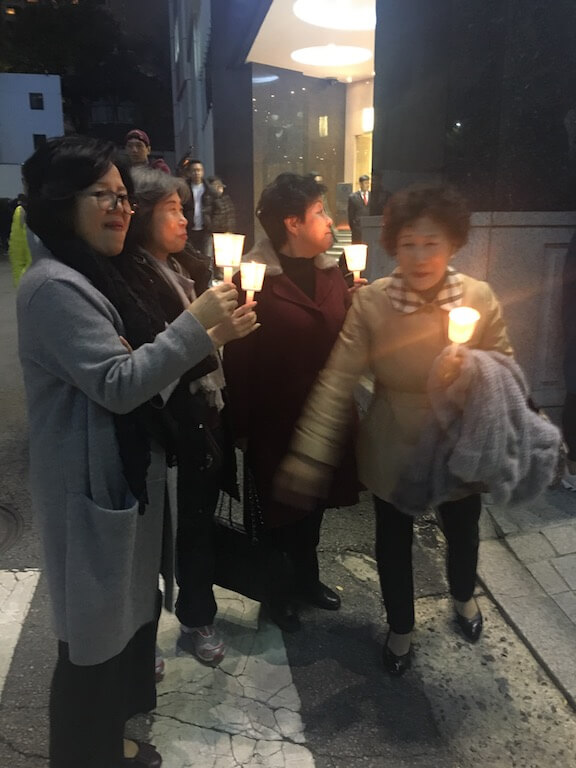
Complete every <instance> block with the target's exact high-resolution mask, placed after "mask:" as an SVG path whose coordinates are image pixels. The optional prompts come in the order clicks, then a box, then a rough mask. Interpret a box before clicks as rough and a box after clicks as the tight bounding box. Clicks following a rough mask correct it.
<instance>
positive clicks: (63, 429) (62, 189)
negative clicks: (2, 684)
mask: <svg viewBox="0 0 576 768" xmlns="http://www.w3.org/2000/svg"><path fill="white" fill-rule="evenodd" d="M115 152H116V150H115V147H114V146H113V145H112V144H111V143H108V142H103V141H100V140H97V139H92V138H86V137H81V136H67V137H62V138H57V139H51V140H49V141H47V142H46V143H45V144H43V145H42V146H41V147H39V148H38V149H37V150H36V152H35V153H34V154H33V155H32V156H31V157H30V158H29V159H28V160H27V161H26V162H25V163H24V166H23V176H24V180H25V185H26V189H27V193H28V209H27V216H28V226H29V228H30V229H31V230H32V231H33V232H34V233H35V234H36V235H37V238H38V241H37V242H35V244H34V248H35V250H34V253H33V262H32V265H31V266H30V268H29V269H28V271H27V272H26V273H25V275H24V277H23V278H22V281H21V284H20V289H19V292H18V300H17V316H18V339H19V356H20V362H21V365H22V371H23V374H24V384H25V389H26V398H27V403H28V418H29V424H30V435H29V442H30V487H31V493H32V501H33V507H34V510H35V514H36V518H37V520H38V524H39V527H40V534H41V538H42V545H43V553H44V573H45V575H46V578H47V584H48V591H49V594H50V599H51V606H52V613H53V625H54V629H55V633H56V636H57V638H58V659H57V663H56V668H55V671H54V676H53V679H52V685H51V690H50V748H49V753H50V754H49V759H50V766H51V768H80V766H82V768H159V766H160V765H161V763H162V758H161V756H160V755H159V753H158V752H157V751H156V750H155V749H154V748H153V747H152V746H151V745H149V744H143V743H140V742H137V741H135V740H125V739H124V729H125V724H126V722H127V721H128V720H129V719H130V718H131V717H132V716H134V715H135V714H137V713H141V712H148V711H150V710H152V709H153V708H154V707H155V705H156V688H155V671H154V664H155V640H156V630H157V623H158V616H159V612H160V601H159V594H158V578H159V570H160V567H161V563H162V561H163V560H164V561H170V560H171V559H172V547H171V542H170V543H169V542H167V541H166V540H165V539H164V537H163V530H164V524H165V486H166V456H165V448H164V446H163V445H162V443H161V442H160V440H159V438H158V435H159V433H160V432H161V429H160V427H161V424H162V422H161V414H160V411H161V410H162V409H161V408H159V407H157V405H158V403H157V400H158V396H159V393H160V392H161V391H162V390H164V389H165V388H166V387H169V386H170V385H172V384H173V382H174V381H176V380H178V378H179V377H181V376H183V375H184V374H185V373H186V372H187V371H188V370H189V369H190V367H191V366H194V365H195V364H197V363H200V362H201V361H202V360H204V359H205V358H206V357H207V356H208V355H210V354H212V353H213V352H214V348H215V347H214V340H213V338H212V337H211V336H210V334H209V330H210V329H213V328H216V327H218V326H219V325H220V323H222V322H225V321H227V320H228V319H229V318H230V316H231V315H232V313H233V312H234V310H235V309H236V307H237V292H236V290H235V288H234V286H232V285H230V284H228V285H220V286H218V287H216V288H212V289H210V290H208V291H206V292H205V293H204V294H203V295H202V296H200V297H199V298H198V299H196V300H195V301H192V302H191V303H189V304H188V306H187V307H186V308H184V307H183V308H182V312H180V314H179V315H178V316H177V317H176V318H175V319H174V321H173V322H172V323H170V324H169V325H166V322H165V320H164V319H163V318H158V317H157V316H156V315H155V313H154V306H153V305H151V304H150V303H149V300H148V297H149V292H148V291H142V292H140V293H138V292H137V290H136V289H135V288H134V287H131V286H128V284H127V283H126V281H125V280H124V279H123V277H122V275H121V273H120V272H119V270H118V269H117V267H116V263H115V260H116V258H117V257H118V255H119V254H120V252H121V251H122V248H123V246H124V240H125V237H126V232H127V231H128V226H129V224H130V219H131V216H132V214H133V211H134V205H133V201H132V181H131V178H130V174H129V172H128V169H127V168H124V167H123V166H122V165H121V163H120V161H119V160H118V159H117V158H116V157H115Z"/></svg>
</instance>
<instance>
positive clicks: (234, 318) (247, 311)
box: [208, 301, 260, 347]
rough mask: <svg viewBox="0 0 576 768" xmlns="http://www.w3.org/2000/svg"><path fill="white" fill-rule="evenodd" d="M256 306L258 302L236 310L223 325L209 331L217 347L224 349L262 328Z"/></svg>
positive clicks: (252, 302) (244, 305) (220, 324)
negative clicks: (255, 310)
mask: <svg viewBox="0 0 576 768" xmlns="http://www.w3.org/2000/svg"><path fill="white" fill-rule="evenodd" d="M256 304H257V302H256V301H251V302H250V303H249V304H243V305H242V306H241V307H238V308H237V309H235V310H234V312H232V314H231V315H229V316H228V317H227V318H226V319H225V320H224V321H223V322H222V323H218V325H216V326H214V328H211V329H210V330H209V331H208V336H210V338H211V339H212V342H213V343H214V346H215V347H222V346H223V345H224V344H227V343H228V342H229V341H233V340H234V339H243V338H244V336H248V334H250V333H252V331H255V330H256V329H257V328H260V323H259V322H257V317H256V312H254V307H255V306H256Z"/></svg>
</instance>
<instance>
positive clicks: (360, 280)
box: [348, 277, 368, 296]
mask: <svg viewBox="0 0 576 768" xmlns="http://www.w3.org/2000/svg"><path fill="white" fill-rule="evenodd" d="M364 285H368V280H366V278H365V277H357V278H355V279H354V282H353V284H352V285H351V286H350V288H348V293H349V294H350V295H351V296H353V295H354V294H355V293H356V291H357V290H359V289H360V288H362V286H364Z"/></svg>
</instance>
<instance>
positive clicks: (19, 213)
mask: <svg viewBox="0 0 576 768" xmlns="http://www.w3.org/2000/svg"><path fill="white" fill-rule="evenodd" d="M25 202H26V197H25V195H18V204H17V205H16V208H15V209H14V215H13V216H12V226H11V227H10V239H9V240H8V258H9V259H10V264H11V265H12V279H13V281H14V285H15V286H16V287H18V283H19V282H20V278H21V277H22V275H23V274H24V272H26V270H27V269H28V267H29V266H30V262H31V261H32V256H31V255H30V247H29V245H28V238H27V236H26V209H25V207H24V205H25Z"/></svg>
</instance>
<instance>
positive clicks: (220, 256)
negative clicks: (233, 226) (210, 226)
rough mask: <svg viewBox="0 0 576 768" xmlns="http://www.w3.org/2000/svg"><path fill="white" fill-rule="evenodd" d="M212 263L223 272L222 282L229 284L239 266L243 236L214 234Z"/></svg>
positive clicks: (227, 233) (229, 233)
mask: <svg viewBox="0 0 576 768" xmlns="http://www.w3.org/2000/svg"><path fill="white" fill-rule="evenodd" d="M212 237H213V238H214V261H215V263H216V266H217V267H222V268H223V270H224V282H225V283H231V282H232V275H233V274H234V270H235V269H238V267H239V266H240V261H241V259H242V249H243V248H244V237H245V235H234V234H232V233H231V232H215V233H214V234H213V235H212Z"/></svg>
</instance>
